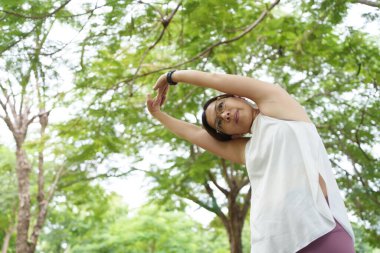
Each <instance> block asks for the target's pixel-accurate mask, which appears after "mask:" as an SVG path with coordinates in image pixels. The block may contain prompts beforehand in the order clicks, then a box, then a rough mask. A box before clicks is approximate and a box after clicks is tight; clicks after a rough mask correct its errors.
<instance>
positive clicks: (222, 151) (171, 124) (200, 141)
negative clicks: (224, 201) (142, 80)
mask: <svg viewBox="0 0 380 253" xmlns="http://www.w3.org/2000/svg"><path fill="white" fill-rule="evenodd" d="M162 99H163V98H162V96H161V95H160V94H159V95H158V96H157V97H156V98H155V99H152V98H151V97H150V95H148V97H147V100H146V101H147V107H148V110H149V112H150V113H151V114H152V116H153V117H155V118H156V119H157V120H158V121H160V122H161V124H162V125H164V126H165V127H166V128H167V129H168V130H170V131H171V132H172V133H174V134H175V135H177V136H178V137H180V138H182V139H185V140H187V141H189V142H191V143H193V144H195V145H197V146H199V147H201V148H203V149H205V150H207V151H209V152H211V153H213V154H215V155H217V156H220V157H222V158H224V159H227V160H230V161H233V162H235V163H240V164H244V163H245V162H244V161H245V157H244V148H245V144H246V142H247V140H245V139H236V140H231V141H228V142H221V141H218V140H216V139H214V138H213V137H212V136H211V135H209V134H208V133H207V131H206V130H204V129H203V128H201V127H199V126H197V125H194V124H191V123H188V122H185V121H182V120H179V119H176V118H174V117H172V116H170V115H168V114H166V113H165V112H162V111H161V110H160V106H161V104H162Z"/></svg>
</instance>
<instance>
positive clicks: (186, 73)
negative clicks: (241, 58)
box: [163, 70, 283, 105]
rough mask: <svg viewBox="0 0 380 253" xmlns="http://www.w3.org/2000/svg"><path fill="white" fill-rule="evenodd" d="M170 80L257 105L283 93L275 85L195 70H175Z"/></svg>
mask: <svg viewBox="0 0 380 253" xmlns="http://www.w3.org/2000/svg"><path fill="white" fill-rule="evenodd" d="M163 78H165V76H163ZM172 79H173V81H175V82H183V83H189V84H192V85H196V86H200V87H205V88H211V89H215V90H218V91H221V92H223V93H228V94H233V95H237V96H241V97H247V98H250V99H252V100H253V101H255V103H257V104H258V105H260V103H262V102H264V101H269V100H273V98H275V97H276V96H277V95H278V94H279V93H281V92H283V91H282V89H281V88H280V87H278V86H276V85H273V84H271V83H267V82H264V81H260V80H257V79H254V78H250V77H244V76H238V75H229V74H219V73H207V72H202V71H196V70H177V71H175V72H174V73H173V75H172Z"/></svg>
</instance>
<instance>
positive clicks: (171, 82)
mask: <svg viewBox="0 0 380 253" xmlns="http://www.w3.org/2000/svg"><path fill="white" fill-rule="evenodd" d="M175 72H176V70H171V71H169V72H168V73H166V82H167V83H168V84H169V85H177V83H178V82H176V81H174V80H173V75H174V73H175Z"/></svg>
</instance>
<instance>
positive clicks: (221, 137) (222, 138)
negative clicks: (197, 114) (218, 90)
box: [202, 94, 234, 141]
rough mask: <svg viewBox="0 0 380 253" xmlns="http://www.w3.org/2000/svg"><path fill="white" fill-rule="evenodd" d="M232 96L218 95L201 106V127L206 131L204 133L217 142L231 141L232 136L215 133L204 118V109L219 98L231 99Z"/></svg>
mask: <svg viewBox="0 0 380 253" xmlns="http://www.w3.org/2000/svg"><path fill="white" fill-rule="evenodd" d="M233 96H234V95H231V94H222V95H219V96H216V97H213V98H211V99H209V100H207V101H206V103H205V104H204V105H203V113H202V125H203V127H204V128H205V129H206V131H207V132H208V133H209V134H210V135H211V136H212V137H214V138H215V139H217V140H219V141H229V140H232V135H230V134H225V133H221V132H219V133H218V132H217V131H216V130H215V128H213V127H211V126H210V125H209V123H208V122H207V118H206V109H207V107H208V106H209V105H210V104H211V103H212V102H214V101H215V100H218V99H221V98H228V97H233Z"/></svg>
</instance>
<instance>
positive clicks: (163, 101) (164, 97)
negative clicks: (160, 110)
mask: <svg viewBox="0 0 380 253" xmlns="http://www.w3.org/2000/svg"><path fill="white" fill-rule="evenodd" d="M165 99H166V96H162V99H161V104H160V106H162V105H163V104H164V103H165Z"/></svg>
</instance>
